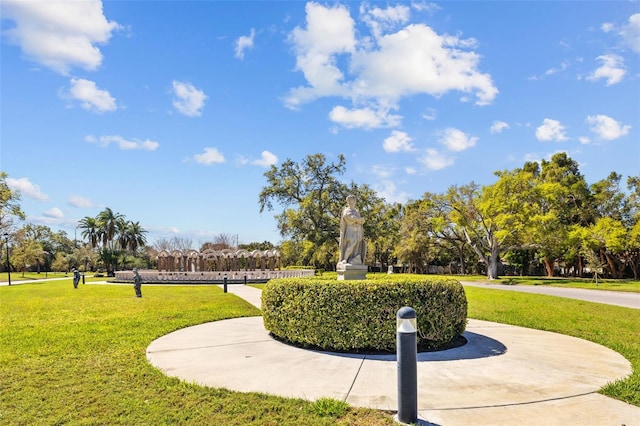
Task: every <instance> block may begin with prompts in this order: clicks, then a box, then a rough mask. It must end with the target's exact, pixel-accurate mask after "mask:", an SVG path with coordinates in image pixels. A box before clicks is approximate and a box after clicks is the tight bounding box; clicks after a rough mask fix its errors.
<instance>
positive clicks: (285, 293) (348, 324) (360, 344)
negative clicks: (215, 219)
mask: <svg viewBox="0 0 640 426" xmlns="http://www.w3.org/2000/svg"><path fill="white" fill-rule="evenodd" d="M403 306H411V307H412V308H414V309H415V310H416V314H417V320H418V347H419V349H420V350H430V349H437V348H440V347H443V346H446V345H447V344H449V343H451V342H452V341H454V340H455V339H456V338H458V336H460V335H461V334H462V333H463V332H464V329H465V327H466V323H467V299H466V296H465V293H464V289H463V287H462V285H461V284H460V283H459V282H458V281H456V280H454V279H451V278H430V277H426V276H416V275H414V276H406V275H403V276H401V275H393V276H382V277H376V278H375V279H370V280H354V281H337V280H326V279H321V278H317V277H308V278H283V279H276V280H271V281H269V283H267V284H266V285H265V286H264V289H263V291H262V316H263V320H264V325H265V328H266V329H267V330H269V331H270V332H271V333H272V334H273V335H274V336H276V337H277V338H279V339H282V340H284V341H288V342H291V343H294V344H298V345H301V346H304V347H313V348H319V349H323V350H333V351H389V352H392V351H395V343H396V314H397V312H398V309H400V308H401V307H403Z"/></svg>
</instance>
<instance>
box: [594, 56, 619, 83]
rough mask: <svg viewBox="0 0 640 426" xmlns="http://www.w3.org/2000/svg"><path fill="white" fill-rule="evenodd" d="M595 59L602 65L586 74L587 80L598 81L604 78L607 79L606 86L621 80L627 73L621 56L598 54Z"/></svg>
mask: <svg viewBox="0 0 640 426" xmlns="http://www.w3.org/2000/svg"><path fill="white" fill-rule="evenodd" d="M596 59H597V60H599V61H600V62H601V63H602V65H601V66H600V67H599V68H597V69H596V70H595V71H594V72H592V73H591V74H589V75H588V76H587V80H589V81H598V80H600V79H605V80H607V83H606V85H607V86H611V85H614V84H616V83H620V82H621V81H622V78H623V77H624V75H625V74H626V73H627V71H626V70H625V67H624V59H623V58H622V56H619V55H616V54H614V53H610V54H608V55H600V56H598V57H597V58H596Z"/></svg>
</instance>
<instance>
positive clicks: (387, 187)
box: [373, 180, 411, 203]
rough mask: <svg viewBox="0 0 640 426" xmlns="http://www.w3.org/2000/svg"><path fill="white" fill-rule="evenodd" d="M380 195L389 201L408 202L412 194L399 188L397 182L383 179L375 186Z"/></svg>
mask: <svg viewBox="0 0 640 426" xmlns="http://www.w3.org/2000/svg"><path fill="white" fill-rule="evenodd" d="M373 189H374V190H375V191H376V192H377V193H378V195H379V196H380V197H382V198H384V199H385V201H386V202H387V203H406V202H407V200H408V199H409V197H410V195H411V194H409V193H408V192H405V191H402V190H399V189H398V186H397V185H396V184H395V182H393V181H390V180H383V181H380V182H378V183H377V184H376V185H374V186H373Z"/></svg>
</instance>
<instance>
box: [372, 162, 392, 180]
mask: <svg viewBox="0 0 640 426" xmlns="http://www.w3.org/2000/svg"><path fill="white" fill-rule="evenodd" d="M393 171H394V169H393V167H389V166H387V165H382V164H374V165H373V167H371V173H373V174H374V175H375V177H376V178H378V179H388V178H389V177H391V175H393Z"/></svg>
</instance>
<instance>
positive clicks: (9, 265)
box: [4, 232, 11, 285]
mask: <svg viewBox="0 0 640 426" xmlns="http://www.w3.org/2000/svg"><path fill="white" fill-rule="evenodd" d="M4 240H5V243H6V249H7V275H8V277H9V285H11V261H10V260H9V233H8V232H5V233H4Z"/></svg>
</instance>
